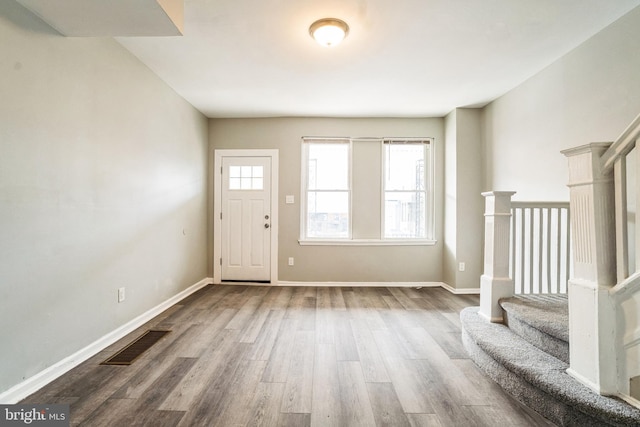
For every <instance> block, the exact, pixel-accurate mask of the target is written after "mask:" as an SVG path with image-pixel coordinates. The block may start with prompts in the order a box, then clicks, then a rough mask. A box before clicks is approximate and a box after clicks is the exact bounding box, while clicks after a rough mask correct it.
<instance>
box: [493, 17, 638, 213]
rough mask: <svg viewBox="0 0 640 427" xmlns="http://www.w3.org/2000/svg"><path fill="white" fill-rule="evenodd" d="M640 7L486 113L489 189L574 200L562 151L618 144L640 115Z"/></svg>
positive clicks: (525, 197)
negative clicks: (596, 143) (607, 143)
mask: <svg viewBox="0 0 640 427" xmlns="http://www.w3.org/2000/svg"><path fill="white" fill-rule="evenodd" d="M638 40H640V8H636V9H634V10H632V11H631V12H629V13H628V14H627V15H625V16H623V17H622V18H620V19H619V20H618V21H616V22H614V23H613V24H611V25H610V26H609V27H607V28H605V29H604V30H603V31H601V32H600V33H598V34H596V35H595V36H593V37H592V38H591V39H589V40H588V41H586V42H585V43H583V44H582V45H580V46H579V47H577V48H576V49H574V50H573V51H571V52H570V53H568V54H567V55H565V56H564V57H563V58H561V59H560V60H558V61H556V62H554V63H553V64H551V65H550V66H549V67H547V68H546V69H545V70H543V71H542V72H540V73H538V74H537V75H535V76H533V77H532V78H531V79H529V80H528V81H526V82H525V83H523V84H522V85H520V86H518V87H516V88H515V89H513V90H512V91H510V92H509V93H507V94H506V95H504V96H502V97H500V98H498V99H497V100H496V101H494V102H493V103H491V104H490V105H488V106H487V107H486V108H485V118H484V126H485V143H486V161H487V168H486V184H487V187H488V188H489V189H491V190H513V191H517V194H516V195H515V196H514V200H538V201H542V200H548V201H556V200H560V201H564V200H569V192H568V189H567V188H566V184H567V170H568V168H567V163H566V160H565V158H564V156H563V155H562V154H560V150H563V149H566V148H571V147H575V146H579V145H583V144H587V143H590V142H602V141H613V140H614V139H616V138H617V137H618V135H620V134H621V133H622V131H624V129H625V128H626V127H627V125H628V124H629V123H630V122H631V121H632V120H633V119H634V117H636V116H637V115H638V114H639V113H640V72H639V70H640V49H638Z"/></svg>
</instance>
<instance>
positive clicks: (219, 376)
mask: <svg viewBox="0 0 640 427" xmlns="http://www.w3.org/2000/svg"><path fill="white" fill-rule="evenodd" d="M247 346H248V344H244V343H238V345H237V346H235V347H232V349H231V350H230V351H229V352H226V354H225V357H224V360H223V361H221V363H220V365H219V366H220V368H221V369H219V370H218V371H217V372H216V373H215V375H213V376H211V377H209V378H208V379H205V378H203V380H204V381H202V382H203V383H204V387H202V388H201V391H200V393H197V395H196V396H194V398H193V399H191V405H190V406H189V409H188V411H187V413H186V414H185V416H184V417H183V418H182V419H181V420H180V423H179V424H178V425H179V426H184V427H190V426H194V425H203V426H211V425H213V424H214V423H215V422H216V421H217V420H218V419H219V418H220V416H221V415H222V413H223V412H224V410H225V409H226V407H227V405H228V404H229V402H230V399H231V393H230V392H229V390H230V387H231V385H232V384H233V383H234V379H235V375H236V372H237V370H238V367H239V366H240V363H241V362H242V359H243V356H244V353H245V352H246V348H247Z"/></svg>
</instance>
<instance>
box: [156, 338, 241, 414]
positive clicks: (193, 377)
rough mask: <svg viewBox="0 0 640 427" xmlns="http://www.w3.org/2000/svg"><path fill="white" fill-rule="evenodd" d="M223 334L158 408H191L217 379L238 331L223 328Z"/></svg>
mask: <svg viewBox="0 0 640 427" xmlns="http://www.w3.org/2000/svg"><path fill="white" fill-rule="evenodd" d="M221 335H222V336H223V337H222V338H221V339H220V340H219V345H218V346H216V347H215V350H213V351H210V352H207V353H205V354H203V356H202V357H200V359H199V360H198V363H196V364H195V366H194V367H193V369H191V371H190V372H189V373H188V374H187V375H186V376H185V377H184V378H183V379H182V381H181V382H180V383H179V384H178V385H177V386H176V387H175V388H174V390H172V391H171V392H168V393H166V398H165V400H164V402H163V403H162V405H161V406H160V408H159V409H165V410H173V411H187V410H189V409H191V407H192V405H193V404H194V402H196V401H197V400H198V399H199V398H200V396H201V395H202V394H203V393H204V392H205V390H206V389H207V388H208V387H210V385H211V384H210V383H211V382H212V381H214V380H215V379H217V378H218V377H219V376H220V374H221V373H222V372H223V371H224V368H225V364H226V363H227V362H228V360H229V358H230V357H233V351H234V349H236V347H237V345H236V342H235V339H236V337H237V336H238V331H233V330H223V331H222V332H221ZM244 345H246V344H244Z"/></svg>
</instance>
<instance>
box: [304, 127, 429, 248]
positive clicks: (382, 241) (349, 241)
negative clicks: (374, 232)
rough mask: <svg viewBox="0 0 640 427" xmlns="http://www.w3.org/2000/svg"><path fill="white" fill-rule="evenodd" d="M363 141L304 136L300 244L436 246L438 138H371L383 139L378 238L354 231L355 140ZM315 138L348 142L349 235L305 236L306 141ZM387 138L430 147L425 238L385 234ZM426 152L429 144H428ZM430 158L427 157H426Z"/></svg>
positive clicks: (426, 187)
mask: <svg viewBox="0 0 640 427" xmlns="http://www.w3.org/2000/svg"><path fill="white" fill-rule="evenodd" d="M354 139H357V140H360V139H362V138H353V137H303V138H302V144H301V145H302V147H301V179H302V181H301V186H300V238H299V240H298V243H299V244H300V245H301V246H433V245H435V244H436V243H437V240H435V205H434V200H435V198H434V186H435V166H434V164H435V163H434V162H435V157H436V156H435V150H436V147H435V139H434V138H431V137H424V138H403V137H398V138H396V137H393V138H391V137H384V138H371V139H375V140H377V141H380V142H379V144H380V150H381V155H380V159H381V164H380V171H381V176H380V178H381V180H380V182H379V183H378V185H379V188H380V193H381V194H380V203H381V206H380V215H381V216H380V238H376V239H354V238H353V236H352V232H353V224H352V221H353V208H352V199H353V198H352V194H353V186H352V169H353V168H352V166H353V165H352V162H353V156H352V148H353V140H354ZM312 141H317V142H321V141H345V142H348V143H349V150H348V151H349V160H348V162H349V163H348V165H349V176H348V180H349V190H348V191H349V221H348V226H349V230H348V233H347V234H348V237H344V238H311V237H306V226H307V224H306V222H307V191H308V189H307V184H308V181H307V166H308V160H307V157H308V156H307V154H308V153H307V151H306V150H307V148H306V146H305V143H306V142H312ZM385 141H424V142H425V143H427V144H426V145H428V146H429V156H426V154H425V176H424V178H425V181H426V182H425V191H426V194H425V216H426V218H425V233H426V238H385V237H384V227H385V223H384V218H385V197H384V196H385V194H384V193H385V188H384V186H385V183H384V179H385V171H384V166H385V154H384V143H385ZM425 152H426V147H425ZM427 157H428V158H427Z"/></svg>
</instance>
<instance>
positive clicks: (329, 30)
mask: <svg viewBox="0 0 640 427" xmlns="http://www.w3.org/2000/svg"><path fill="white" fill-rule="evenodd" d="M348 33H349V26H348V25H347V23H346V22H344V21H342V20H340V19H336V18H324V19H318V20H317V21H316V22H314V23H313V24H311V26H310V27H309V34H311V37H313V39H314V40H315V41H317V42H318V43H319V44H321V45H322V46H325V47H332V46H335V45H337V44H339V43H340V42H341V41H342V40H343V39H344V38H345V37H346V36H347V34H348Z"/></svg>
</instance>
